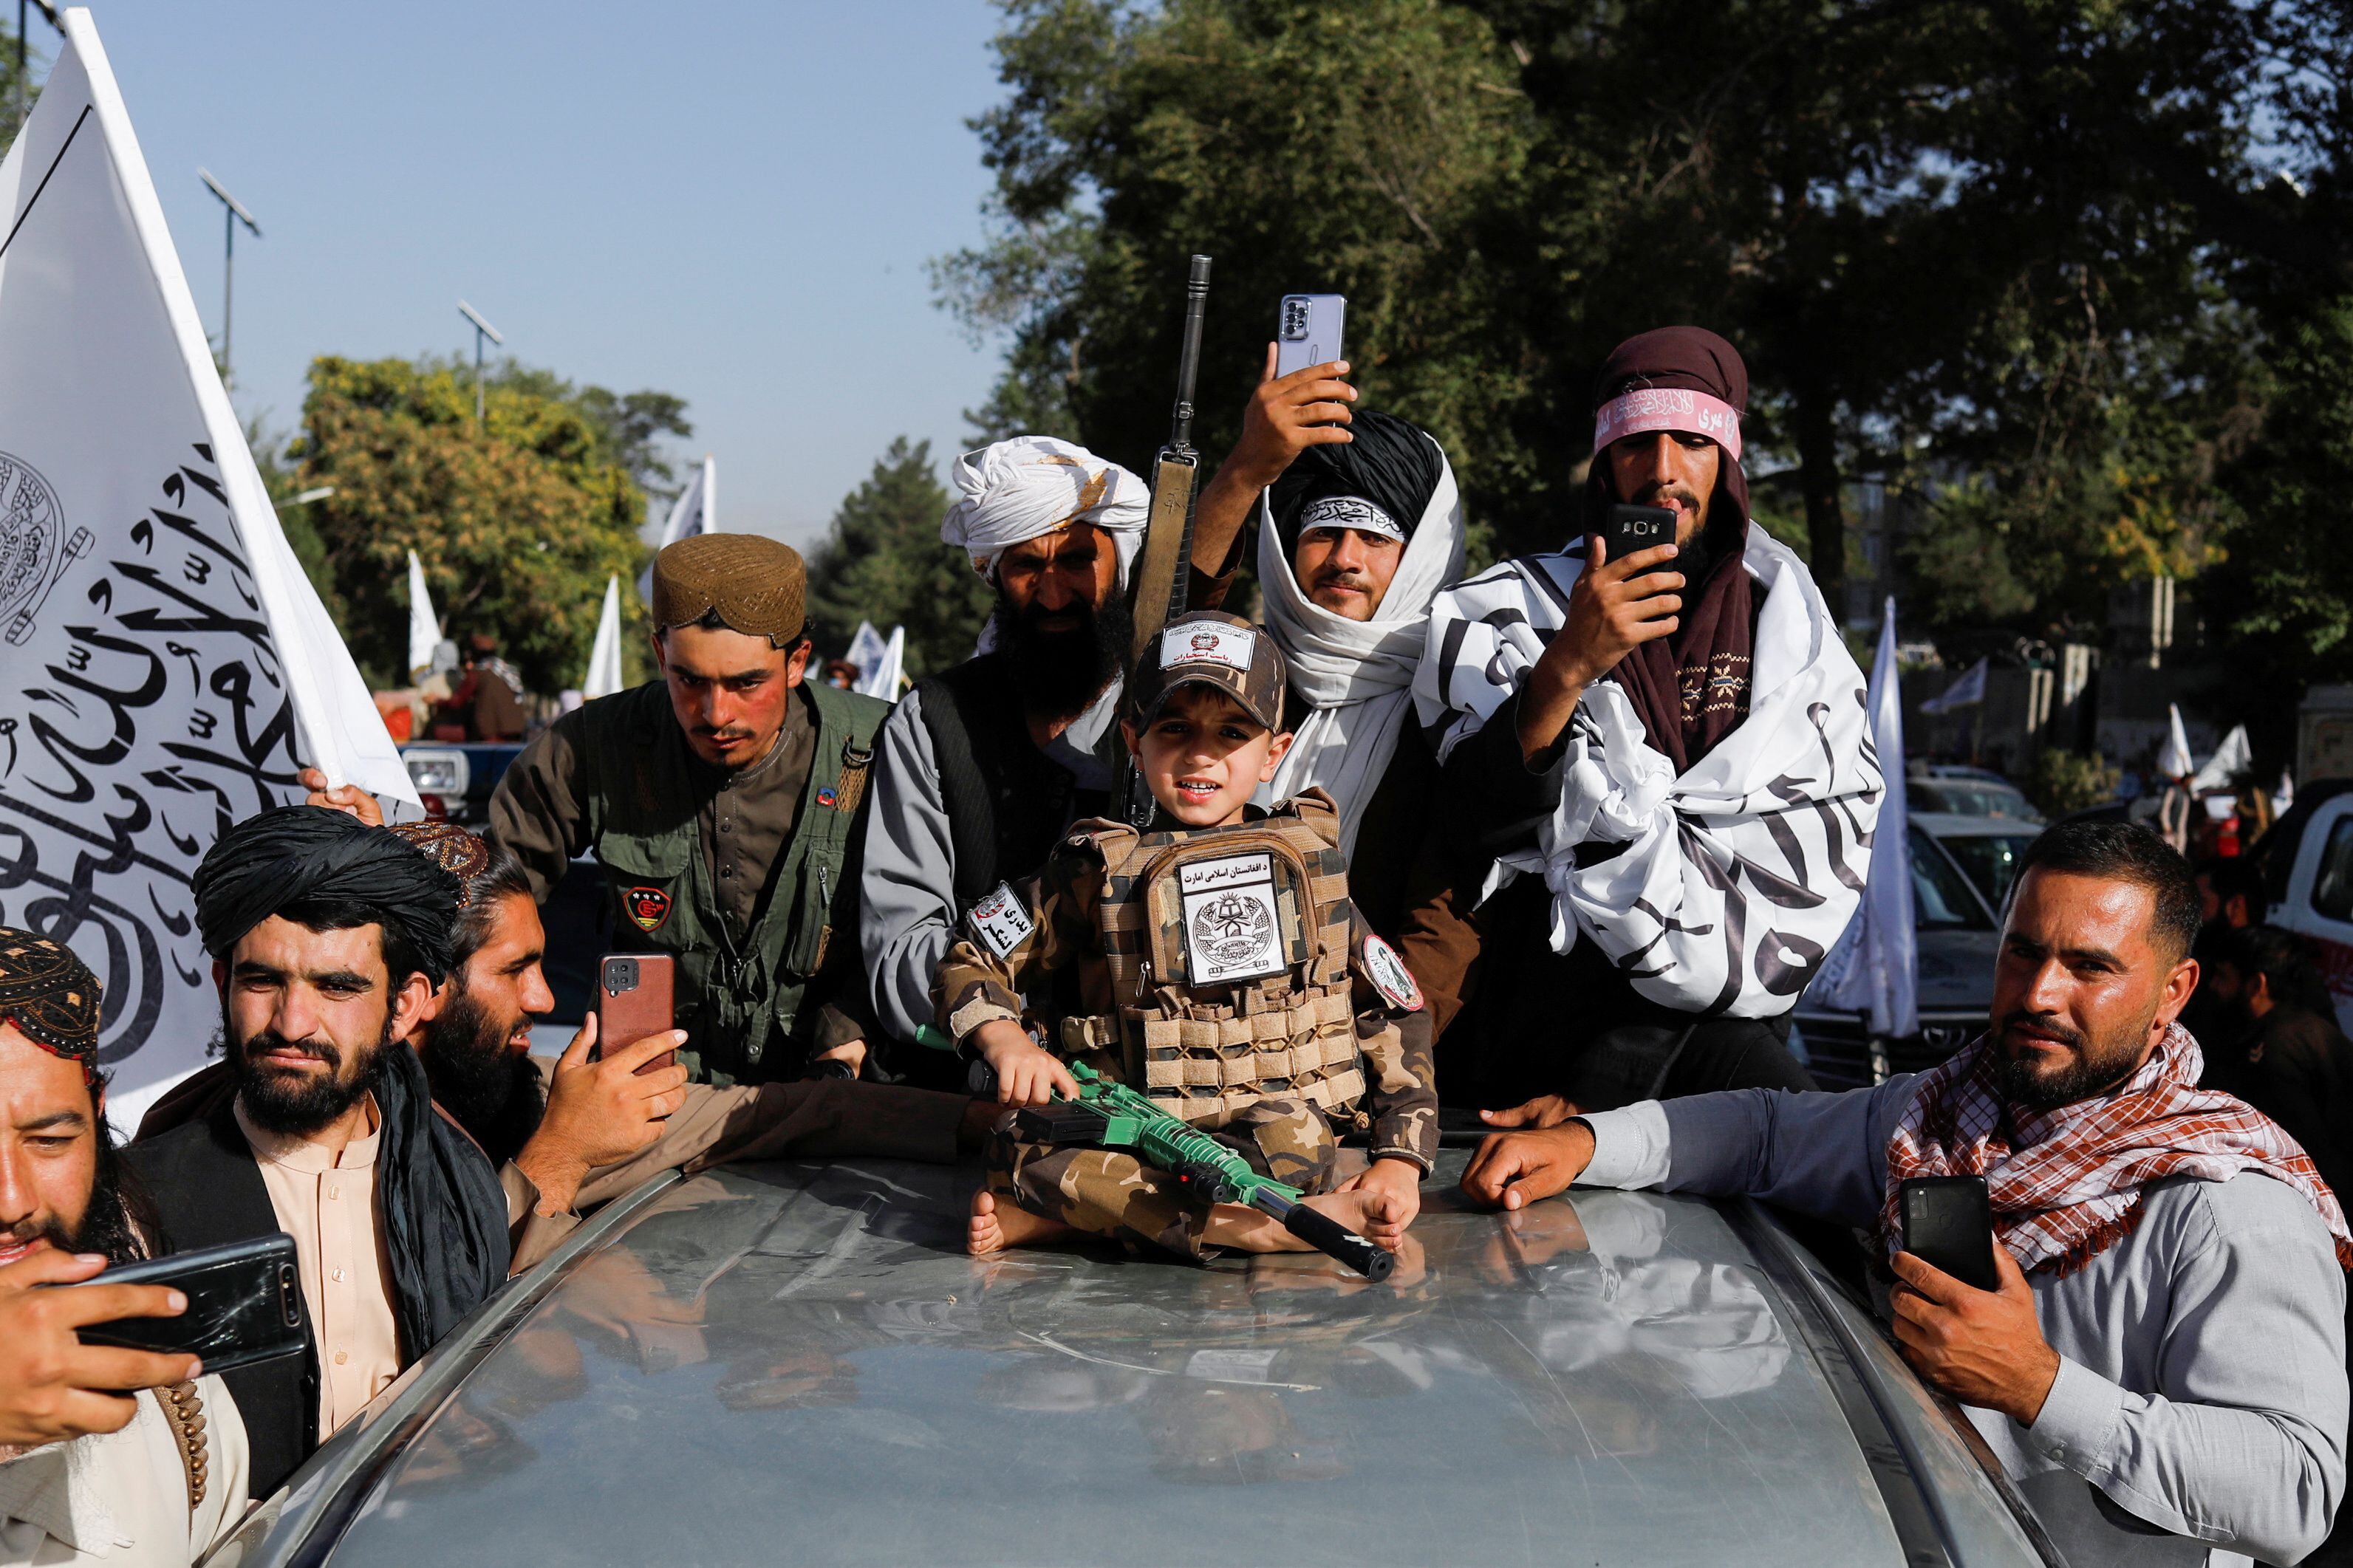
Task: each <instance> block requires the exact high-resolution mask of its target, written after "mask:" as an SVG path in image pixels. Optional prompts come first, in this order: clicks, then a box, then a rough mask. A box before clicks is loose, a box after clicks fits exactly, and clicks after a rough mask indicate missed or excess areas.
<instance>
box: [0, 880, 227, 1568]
mask: <svg viewBox="0 0 2353 1568" xmlns="http://www.w3.org/2000/svg"><path fill="white" fill-rule="evenodd" d="M98 1014H99V989H98V982H97V980H96V979H95V978H94V977H93V976H92V975H91V974H90V971H89V969H87V968H86V967H84V965H83V964H82V962H81V960H80V959H79V958H77V957H75V956H74V954H73V953H72V952H71V951H69V949H67V948H65V947H64V946H62V945H60V944H59V943H58V942H51V941H50V940H48V939H47V938H46V937H42V936H37V935H35V934H34V933H33V932H31V931H14V930H10V929H8V928H7V927H5V926H0V1562H7V1563H73V1562H82V1561H95V1560H99V1559H103V1560H104V1561H105V1562H107V1563H125V1564H129V1565H130V1568H186V1565H187V1564H188V1563H193V1562H195V1560H196V1559H197V1558H200V1557H202V1556H203V1555H204V1554H205V1553H206V1552H209V1551H210V1550H211V1549H212V1548H213V1547H214V1546H215V1545H216V1544H217V1543H218V1542H220V1541H221V1540H222V1539H223V1538H224V1537H225V1536H227V1534H229V1533H230V1532H231V1531H233V1530H235V1528H236V1527H237V1522H238V1521H240V1520H241V1519H243V1518H244V1516H245V1509H246V1503H247V1500H248V1485H247V1476H246V1457H247V1456H246V1439H245V1424H244V1423H243V1422H242V1421H241V1420H239V1419H238V1417H237V1404H236V1402H235V1401H234V1400H232V1399H231V1398H230V1397H229V1394H228V1390H227V1386H226V1385H225V1384H223V1383H222V1381H221V1379H220V1378H219V1377H217V1376H214V1375H209V1374H207V1375H204V1376H195V1375H192V1374H193V1373H194V1371H195V1365H196V1358H195V1357H194V1356H191V1355H176V1354H175V1355H159V1354H155V1353H153V1352H146V1351H130V1350H121V1349H116V1348H113V1347H111V1346H104V1345H85V1344H83V1343H81V1342H80V1341H79V1338H78V1337H77V1336H76V1333H75V1330H76V1329H77V1328H79V1327H81V1326H83V1325H86V1324H91V1323H104V1322H111V1321H114V1320H116V1319H118V1318H126V1317H173V1316H176V1315H177V1314H178V1313H179V1312H180V1311H182V1310H185V1307H186V1304H187V1303H186V1299H185V1296H183V1295H182V1294H181V1292H179V1291H177V1290H173V1289H165V1288H164V1287H163V1286H160V1285H108V1284H106V1283H104V1277H103V1275H100V1272H99V1271H100V1269H102V1268H105V1267H106V1266H107V1265H108V1264H111V1263H125V1262H130V1261H132V1260H133V1259H136V1258H143V1257H145V1256H146V1242H145V1239H144V1238H143V1237H142V1235H141V1227H140V1225H139V1223H138V1220H139V1218H140V1217H142V1216H141V1215H139V1212H138V1211H139V1210H140V1207H141V1205H138V1204H136V1203H134V1202H133V1201H132V1196H131V1194H129V1193H128V1192H127V1191H126V1189H125V1187H124V1185H123V1184H122V1182H121V1168H120V1165H119V1163H118V1159H117V1155H116V1152H115V1148H114V1140H113V1137H112V1135H111V1134H110V1133H109V1132H108V1131H107V1126H106V1105H105V1101H106V1076H105V1074H103V1073H101V1072H100V1071H99V1069H98ZM92 1276H98V1277H99V1279H100V1283H98V1284H95V1285H90V1286H87V1287H85V1288H84V1289H75V1290H56V1289H42V1287H45V1286H53V1285H74V1284H79V1283H80V1282H81V1281H84V1280H87V1279H90V1278H91V1277H92Z"/></svg>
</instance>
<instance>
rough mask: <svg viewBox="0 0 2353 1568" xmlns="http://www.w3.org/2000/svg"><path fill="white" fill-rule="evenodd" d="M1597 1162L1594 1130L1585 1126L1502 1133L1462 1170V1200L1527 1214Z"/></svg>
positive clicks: (1567, 1123)
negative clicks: (1527, 1208)
mask: <svg viewBox="0 0 2353 1568" xmlns="http://www.w3.org/2000/svg"><path fill="white" fill-rule="evenodd" d="M1592 1159H1593V1129H1592V1128H1590V1127H1588V1126H1587V1125H1586V1124H1585V1123H1584V1122H1582V1121H1564V1122H1562V1123H1561V1124H1560V1125H1559V1126H1557V1127H1541V1128H1535V1129H1533V1130H1531V1131H1525V1132H1497V1133H1494V1134H1493V1135H1491V1136H1490V1137H1488V1138H1487V1139H1486V1140H1485V1141H1484V1142H1482V1143H1481V1144H1480V1145H1479V1152H1477V1153H1475V1154H1473V1155H1472V1156H1471V1163H1469V1164H1468V1165H1466V1166H1464V1167H1463V1168H1462V1194H1463V1195H1464V1196H1465V1197H1467V1198H1469V1199H1470V1200H1471V1201H1472V1203H1474V1204H1479V1205H1483V1206H1485V1207H1487V1208H1499V1209H1517V1208H1525V1207H1526V1206H1527V1205H1530V1204H1532V1203H1534V1202H1535V1201H1536V1200H1537V1199H1538V1198H1548V1197H1550V1196H1552V1195H1553V1194H1555V1193H1556V1192H1559V1191H1561V1190H1562V1189H1563V1188H1565V1187H1567V1185H1568V1184H1569V1183H1571V1182H1573V1181H1575V1180H1577V1174H1578V1173H1580V1172H1582V1171H1583V1170H1584V1169H1585V1167H1586V1166H1587V1165H1588V1164H1589V1163H1591V1162H1592Z"/></svg>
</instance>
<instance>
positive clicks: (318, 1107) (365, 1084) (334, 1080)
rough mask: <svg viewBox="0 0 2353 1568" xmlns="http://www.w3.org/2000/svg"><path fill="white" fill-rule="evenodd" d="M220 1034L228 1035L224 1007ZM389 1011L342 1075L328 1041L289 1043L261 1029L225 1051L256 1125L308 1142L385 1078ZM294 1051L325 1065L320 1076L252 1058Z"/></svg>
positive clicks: (337, 1056) (339, 1052)
mask: <svg viewBox="0 0 2353 1568" xmlns="http://www.w3.org/2000/svg"><path fill="white" fill-rule="evenodd" d="M222 1033H223V1035H224V1037H229V1038H233V1036H230V1035H229V1033H228V1024H227V1009H226V1008H224V1009H223V1018H222ZM393 1048H394V1047H393V1043H392V1013H391V1010H390V1009H386V1010H385V1018H384V1032H383V1033H382V1034H380V1035H378V1036H377V1037H376V1042H375V1045H374V1046H372V1047H369V1049H368V1052H367V1058H366V1059H365V1060H364V1061H362V1062H361V1063H360V1064H359V1067H358V1069H357V1070H356V1071H354V1072H353V1073H350V1074H349V1075H346V1074H345V1073H344V1072H343V1052H342V1050H341V1049H339V1048H338V1047H335V1046H334V1045H333V1044H332V1043H331V1042H329V1041H326V1040H301V1041H288V1040H286V1039H284V1038H283V1037H280V1035H279V1034H278V1033H277V1032H276V1031H275V1030H269V1029H265V1030H263V1031H262V1032H261V1033H260V1034H259V1035H256V1036H254V1037H252V1038H251V1039H248V1040H245V1041H241V1042H239V1043H237V1046H236V1047H235V1048H233V1049H231V1050H230V1051H229V1052H228V1064H229V1072H230V1075H231V1076H232V1077H233V1078H234V1079H236V1080H237V1100H238V1102H239V1103H240V1104H242V1105H243V1106H244V1107H245V1113H246V1115H248V1117H250V1118H252V1119H253V1123H254V1125H255V1126H257V1127H259V1128H261V1129H262V1130H263V1131H269V1132H277V1133H281V1134H283V1135H285V1136H287V1137H290V1138H307V1137H309V1136H310V1135H311V1133H313V1132H316V1131H319V1130H320V1129H322V1128H323V1127H325V1126H327V1125H328V1124H329V1123H331V1122H332V1121H334V1120H335V1119H336V1118H337V1117H339V1116H341V1115H343V1113H344V1112H345V1111H347V1110H351V1108H352V1107H353V1106H354V1105H357V1104H358V1103H359V1102H360V1101H361V1100H362V1099H364V1097H365V1096H366V1095H367V1094H368V1092H369V1091H370V1090H372V1089H375V1086H376V1084H377V1082H378V1081H379V1080H380V1079H382V1078H383V1077H384V1064H385V1052H387V1051H389V1050H391V1049H393ZM278 1050H295V1051H301V1052H302V1053H303V1054H304V1055H306V1056H310V1057H311V1058H316V1059H317V1060H319V1061H322V1062H323V1063H325V1064H326V1067H327V1070H326V1071H325V1072H322V1073H299V1074H298V1073H289V1072H279V1071H276V1070H273V1069H270V1068H258V1067H256V1066H255V1065H254V1060H253V1058H255V1057H256V1056H258V1055H259V1054H260V1053H262V1052H264V1051H278Z"/></svg>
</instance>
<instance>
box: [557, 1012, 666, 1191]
mask: <svg viewBox="0 0 2353 1568" xmlns="http://www.w3.org/2000/svg"><path fill="white" fill-rule="evenodd" d="M595 1044H596V1014H594V1013H591V1014H589V1015H588V1016H587V1018H586V1020H584V1021H583V1022H582V1024H581V1026H580V1032H579V1033H578V1034H576V1035H575V1036H573V1037H572V1043H571V1044H570V1045H569V1046H566V1047H565V1048H564V1055H563V1057H562V1058H559V1059H558V1060H557V1062H556V1064H555V1071H554V1073H553V1074H552V1075H551V1076H550V1079H549V1082H548V1086H547V1114H546V1115H545V1116H543V1117H542V1118H541V1119H540V1123H539V1131H536V1132H534V1133H533V1134H532V1135H531V1142H528V1143H526V1144H524V1145H523V1147H522V1153H520V1154H517V1155H516V1156H515V1165H516V1167H517V1168H518V1169H520V1170H521V1171H522V1173H523V1174H524V1175H526V1176H529V1177H530V1178H531V1180H532V1184H533V1185H534V1186H536V1187H537V1188H538V1189H539V1209H540V1212H541V1213H542V1214H563V1213H565V1211H567V1210H568V1209H570V1208H571V1207H572V1201H573V1199H574V1198H575V1196H577V1195H578V1194H579V1191H580V1184H581V1182H582V1181H584V1180H586V1177H587V1174H588V1173H589V1172H591V1171H593V1170H595V1169H596V1167H598V1166H599V1165H610V1164H613V1163H617V1162H618V1161H621V1160H626V1159H628V1157H629V1156H630V1155H632V1154H635V1153H637V1152H638V1151H639V1150H641V1149H644V1148H646V1147H647V1146H648V1145H649V1144H651V1143H652V1142H654V1141H655V1140H656V1139H658V1138H659V1137H660V1136H661V1131H662V1127H661V1124H662V1119H663V1118H664V1117H666V1116H669V1115H670V1114H671V1113H672V1112H673V1111H675V1110H678V1109H679V1107H681V1106H682V1105H684V1104H685V1103H686V1068H685V1067H684V1066H682V1065H681V1064H680V1063H677V1062H672V1063H671V1064H670V1066H668V1067H665V1068H655V1069H653V1070H652V1071H651V1072H645V1073H640V1072H639V1071H638V1068H641V1067H643V1066H645V1065H646V1064H647V1063H648V1062H649V1061H651V1060H653V1059H654V1058H656V1057H658V1056H659V1055H661V1054H662V1053H663V1052H664V1051H674V1050H677V1049H678V1048H679V1047H681V1046H683V1045H685V1044H686V1031H685V1030H683V1029H665V1030H663V1031H662V1032H661V1033H659V1034H658V1035H648V1036H647V1037H645V1038H644V1039H642V1040H639V1041H638V1042H636V1043H635V1044H634V1045H629V1046H626V1047H622V1048H621V1049H620V1050H617V1051H615V1052H613V1053H612V1054H611V1055H609V1056H607V1057H606V1058H604V1059H603V1060H602V1061H594V1062H592V1061H590V1060H589V1059H588V1050H589V1047H592V1046H594V1045H595Z"/></svg>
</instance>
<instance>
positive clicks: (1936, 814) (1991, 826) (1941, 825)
mask: <svg viewBox="0 0 2353 1568" xmlns="http://www.w3.org/2000/svg"><path fill="white" fill-rule="evenodd" d="M1905 816H1908V817H1909V818H1910V820H1911V823H1912V826H1915V827H1920V828H1926V830H1927V831H1928V832H1929V833H1931V834H1934V835H1935V836H1936V837H1938V838H2033V837H2038V836H2039V835H2040V834H2041V833H2042V829H2043V827H2044V826H2046V825H2045V824H2043V823H2040V822H2026V821H2022V820H2021V819H2020V818H2018V817H2015V816H1970V815H1968V814H1967V813H1963V812H1957V811H1914V812H1907V813H1905Z"/></svg>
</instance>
